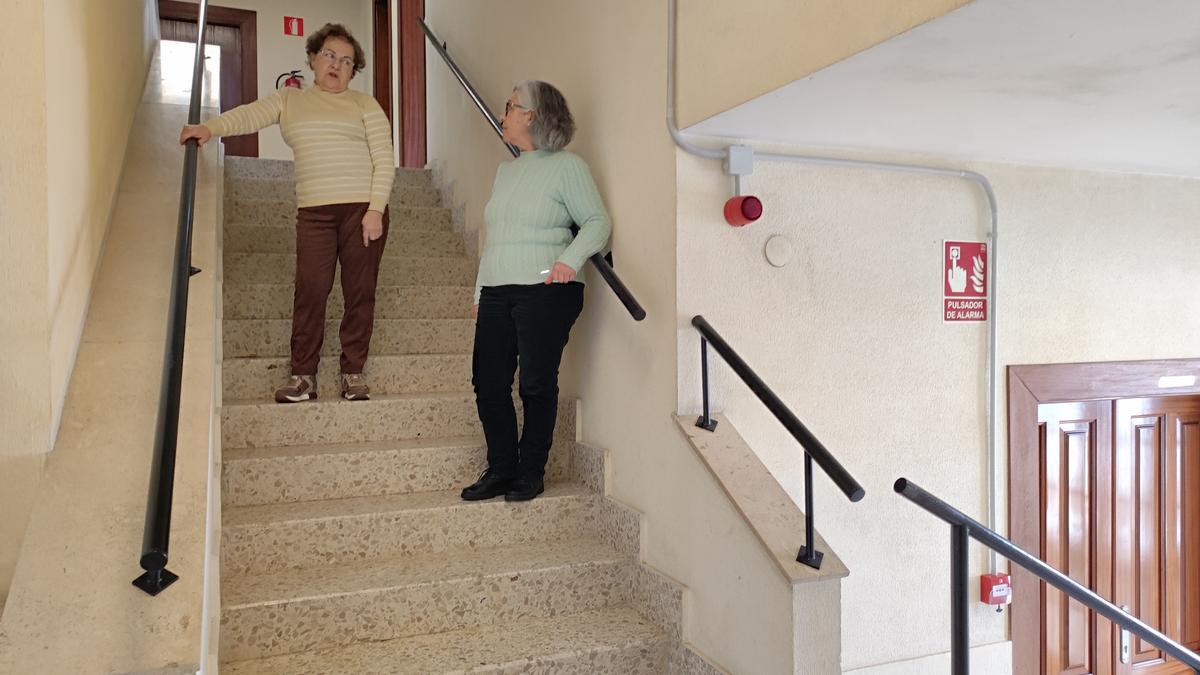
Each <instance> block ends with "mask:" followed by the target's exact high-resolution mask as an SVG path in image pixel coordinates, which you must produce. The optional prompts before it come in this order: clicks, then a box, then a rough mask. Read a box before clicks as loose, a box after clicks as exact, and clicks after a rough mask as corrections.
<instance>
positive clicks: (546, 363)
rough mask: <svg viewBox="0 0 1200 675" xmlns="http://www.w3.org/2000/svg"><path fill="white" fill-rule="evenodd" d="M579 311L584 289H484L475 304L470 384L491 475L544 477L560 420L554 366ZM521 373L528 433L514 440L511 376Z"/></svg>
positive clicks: (560, 286)
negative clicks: (519, 368) (476, 312)
mask: <svg viewBox="0 0 1200 675" xmlns="http://www.w3.org/2000/svg"><path fill="white" fill-rule="evenodd" d="M582 310H583V284H581V283H578V282H571V283H567V284H537V285H530V286H525V285H512V286H489V287H486V288H484V289H483V292H482V293H481V294H480V297H479V319H478V321H477V322H476V324H475V354H474V356H473V358H472V360H471V373H472V378H471V382H472V384H474V385H475V402H476V405H477V406H478V408H479V421H480V422H482V423H483V435H484V438H485V440H486V441H487V458H488V468H490V469H491V470H492V471H493V472H495V473H496V474H498V475H500V476H502V477H504V478H542V476H543V475H544V474H545V472H546V461H547V460H548V459H549V458H550V446H551V444H552V443H553V442H554V423H555V421H556V420H557V418H558V366H559V364H560V363H561V362H562V353H563V349H564V348H565V347H566V346H567V339H568V338H569V337H570V335H571V326H573V325H575V319H577V318H579V312H580V311H582ZM518 360H519V362H520V366H521V383H520V393H521V401H522V402H523V403H524V404H525V426H524V428H523V429H522V430H521V436H520V439H519V440H518V438H517V412H516V410H515V409H514V407H513V401H512V382H513V373H514V371H515V370H516V368H517V364H518Z"/></svg>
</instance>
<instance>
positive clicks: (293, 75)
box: [275, 70, 304, 89]
mask: <svg viewBox="0 0 1200 675" xmlns="http://www.w3.org/2000/svg"><path fill="white" fill-rule="evenodd" d="M284 78H287V79H284ZM280 81H282V82H283V86H285V87H295V88H296V89H301V88H303V86H304V76H303V75H301V74H300V71H298V70H293V71H290V72H287V73H284V74H282V75H280V76H279V77H277V78H275V88H276V89H279V85H280Z"/></svg>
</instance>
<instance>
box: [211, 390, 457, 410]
mask: <svg viewBox="0 0 1200 675" xmlns="http://www.w3.org/2000/svg"><path fill="white" fill-rule="evenodd" d="M474 397H475V392H473V391H471V390H469V389H463V390H460V391H417V392H409V393H405V394H372V395H371V398H370V399H368V400H366V401H346V400H344V399H342V397H340V396H333V397H328V398H318V399H316V400H315V401H306V402H303V403H287V404H284V403H276V402H275V401H274V400H268V401H264V400H262V399H256V398H250V399H233V400H223V401H222V402H221V404H222V406H223V407H225V408H231V407H237V408H250V407H259V406H265V407H269V408H279V407H281V406H284V405H286V406H289V407H295V406H328V405H349V406H355V407H358V408H363V407H367V406H370V405H372V404H378V403H383V402H387V401H421V400H428V399H435V400H446V401H457V400H460V399H463V398H470V399H472V400H474Z"/></svg>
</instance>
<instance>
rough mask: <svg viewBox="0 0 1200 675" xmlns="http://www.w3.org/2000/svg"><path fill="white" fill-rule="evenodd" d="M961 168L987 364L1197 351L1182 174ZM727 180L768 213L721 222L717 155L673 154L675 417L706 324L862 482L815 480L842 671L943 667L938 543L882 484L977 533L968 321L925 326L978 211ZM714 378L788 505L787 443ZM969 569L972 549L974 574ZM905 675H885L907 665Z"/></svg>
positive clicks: (948, 191)
mask: <svg viewBox="0 0 1200 675" xmlns="http://www.w3.org/2000/svg"><path fill="white" fill-rule="evenodd" d="M893 159H897V160H900V161H905V160H912V159H913V158H904V157H898V158H893ZM918 161H919V159H918ZM966 168H972V169H975V170H977V171H980V172H982V173H984V174H986V175H987V176H989V177H990V178H991V179H992V181H993V182H994V184H995V189H996V193H997V195H998V198H999V203H1000V222H1001V224H1000V251H999V252H1000V255H1001V258H1000V259H999V261H998V268H997V269H998V271H999V274H1000V276H999V277H998V282H999V286H1000V289H1001V290H1000V303H1001V304H1000V306H999V307H1000V310H1001V315H1000V319H999V324H998V326H999V354H1000V364H1001V366H1002V367H1003V366H1007V365H1011V364H1021V363H1047V362H1068V361H1107V360H1124V359H1155V358H1173V357H1195V356H1197V354H1198V353H1200V346H1197V344H1196V335H1197V334H1198V333H1200V295H1197V293H1196V270H1195V261H1194V251H1195V250H1196V247H1197V246H1198V245H1200V230H1197V229H1196V227H1195V214H1196V212H1197V209H1200V181H1196V180H1184V179H1173V178H1162V177H1150V176H1138V175H1125V174H1112V173H1094V172H1083V171H1066V170H1053V169H1044V168H1026V167H1017V166H1006V165H977V166H971V167H966ZM744 185H745V189H746V190H748V191H749V192H751V193H754V194H757V195H759V196H760V197H761V198H762V199H763V201H764V204H765V207H766V215H765V216H764V217H763V219H762V220H761V221H759V222H758V223H755V224H754V225H752V226H750V227H747V228H744V229H740V230H737V229H734V228H731V227H729V226H728V225H726V224H725V222H724V219H723V218H722V216H721V206H722V204H723V202H724V201H725V199H726V198H727V197H728V195H729V189H730V184H729V180H728V178H727V177H725V176H724V175H723V174H722V172H721V169H720V167H719V166H718V165H717V163H716V162H713V161H709V160H703V159H698V158H695V157H692V156H690V155H683V154H680V156H679V174H678V204H679V238H678V242H679V245H678V250H679V260H678V275H679V299H678V302H679V318H680V321H679V326H680V352H679V359H680V375H681V377H680V407H681V410H685V411H687V410H695V409H697V407H698V405H699V375H698V370H699V368H698V363H697V361H698V359H697V358H696V354H697V351H698V344H697V338H696V337H695V335H694V334H693V331H691V330H689V329H688V328H687V327H686V323H685V321H686V319H688V318H689V317H690V316H692V315H693V314H697V313H703V314H704V315H705V316H706V317H707V318H708V319H709V321H710V322H711V323H712V324H713V325H714V326H715V327H716V328H717V329H718V330H719V331H721V332H722V333H723V334H725V336H726V337H727V338H728V340H729V341H730V342H731V343H732V344H733V345H734V346H735V347H736V348H737V349H739V350H740V351H741V353H742V355H743V356H744V357H745V358H746V360H747V361H748V362H749V363H750V364H751V366H753V367H754V368H756V369H757V370H758V371H759V372H760V373H762V374H763V375H764V377H765V378H766V380H767V381H768V384H769V385H770V386H772V387H773V388H775V390H776V391H777V392H778V393H779V394H780V396H781V397H782V398H783V399H784V401H785V402H787V403H788V404H789V405H790V406H791V407H792V408H793V409H794V410H795V411H796V413H797V414H798V415H799V416H800V417H801V418H802V419H803V420H805V422H806V423H807V424H808V425H809V426H810V428H811V429H812V430H813V431H814V433H816V434H817V435H818V436H819V437H820V438H821V439H822V440H824V442H825V443H826V445H827V446H828V447H829V448H830V449H831V450H832V451H833V452H834V453H835V454H837V455H838V457H839V458H841V460H842V461H843V463H844V464H845V465H846V467H847V468H848V469H849V470H851V471H852V472H853V473H854V474H855V476H856V477H857V478H858V479H859V480H860V481H861V482H862V483H863V485H864V487H865V488H866V490H867V497H866V499H865V500H864V501H862V502H861V503H859V504H854V505H852V504H850V503H848V502H847V501H846V500H845V499H844V498H842V497H841V496H840V494H838V493H836V490H835V488H834V487H833V486H832V485H831V484H830V483H829V481H828V480H823V479H818V480H817V483H816V511H817V513H818V517H819V520H818V527H819V528H820V529H821V531H822V533H823V534H824V536H825V538H826V539H827V540H828V541H829V542H830V545H831V546H832V547H833V548H834V549H835V550H836V551H837V552H838V554H839V555H840V556H841V557H842V559H843V560H844V561H845V562H846V565H847V566H848V567H849V568H850V570H851V575H850V577H849V578H848V579H846V580H845V582H844V584H843V591H842V593H843V595H842V597H843V608H844V614H843V624H842V625H843V633H842V645H843V647H842V648H843V652H842V653H843V667H844V668H847V669H854V668H862V667H867V666H873V665H877V664H882V663H893V662H898V661H901V660H903V659H915V658H919V657H924V656H929V655H936V654H941V653H942V652H945V651H946V650H948V649H949V639H948V637H949V627H950V626H949V621H950V615H949V612H948V611H947V610H948V608H947V604H946V597H947V594H948V591H949V586H948V583H949V581H948V564H949V558H948V549H949V546H948V543H949V542H948V533H947V530H946V528H945V527H943V526H941V525H940V524H938V523H937V522H935V521H934V520H933V519H932V518H931V517H929V516H927V515H926V514H924V513H923V512H921V511H919V510H918V509H917V508H916V507H914V506H912V505H910V504H907V503H905V502H903V501H902V500H900V499H899V498H898V497H897V496H896V495H895V494H894V493H893V492H892V490H891V483H892V481H893V480H895V479H896V478H897V477H899V476H906V477H909V478H912V479H913V480H914V481H916V482H917V483H919V484H920V485H922V486H923V487H925V488H927V489H930V490H931V491H933V492H935V493H936V494H939V495H941V496H942V497H944V498H945V499H946V500H947V501H949V502H950V503H952V504H954V505H956V506H958V507H960V508H961V509H962V510H963V511H965V512H966V513H967V514H968V515H971V516H974V517H976V518H979V519H981V520H986V499H985V495H986V492H985V484H986V470H987V469H986V467H987V465H986V454H985V453H986V448H985V431H986V408H985V402H984V395H985V392H986V382H985V379H984V367H985V366H984V364H985V360H984V359H985V356H986V332H985V327H984V326H983V325H947V324H943V323H942V320H941V314H940V299H941V292H942V285H941V272H940V265H941V263H940V260H941V255H942V254H941V246H942V240H944V239H964V240H974V241H981V240H983V238H984V237H985V235H986V233H987V231H988V229H989V224H988V222H987V210H986V208H987V207H986V203H985V201H984V199H983V196H982V194H981V193H980V192H979V190H978V188H976V187H975V186H974V185H973V184H970V183H967V182H965V181H957V180H954V179H947V178H932V177H922V176H914V175H897V174H882V173H876V172H868V171H861V170H851V169H830V168H810V167H800V166H798V165H791V164H778V163H768V162H761V161H760V162H758V163H757V165H756V166H755V171H754V174H753V176H752V177H750V178H749V179H747V180H746V182H745V183H744ZM773 235H780V236H784V237H787V238H789V239H790V240H791V242H792V244H793V246H794V259H793V261H792V262H791V263H790V264H789V265H787V266H786V267H783V268H775V267H772V266H770V265H769V264H768V263H767V262H766V260H765V258H764V254H763V247H764V245H765V243H766V241H767V239H768V238H769V237H771V236H773ZM764 317H769V319H767V318H764ZM1001 372H1003V370H1001ZM712 377H713V387H714V397H715V402H716V405H717V406H718V407H719V408H720V409H723V410H724V411H725V414H726V415H727V416H728V417H729V418H730V419H731V420H732V421H733V422H734V423H735V424H736V425H737V426H738V429H739V430H740V431H741V433H742V435H743V436H744V437H745V438H746V439H747V441H748V442H749V444H750V446H751V447H753V448H755V450H756V451H757V452H758V453H759V455H760V457H761V458H762V459H763V461H764V463H765V464H766V465H767V466H768V468H770V469H771V470H772V471H773V472H774V473H775V475H776V476H777V477H779V478H780V480H781V481H782V482H783V483H784V484H785V486H787V487H788V490H789V492H790V493H791V494H792V495H793V497H794V498H796V499H800V498H802V496H803V470H802V461H801V455H800V453H799V450H798V449H797V447H796V444H795V442H794V441H792V440H791V439H790V437H787V436H786V434H785V433H784V432H783V431H782V430H781V428H780V426H779V425H778V423H777V422H775V421H774V420H773V419H771V418H770V417H769V416H768V414H767V413H766V412H765V410H764V409H763V407H762V406H761V404H759V403H758V402H757V401H756V400H754V399H753V398H752V396H751V395H750V394H749V392H748V391H747V390H746V388H745V387H744V386H743V385H741V384H740V382H737V381H736V380H734V378H733V376H732V375H731V374H730V373H729V371H728V370H727V369H726V368H725V367H723V366H717V367H714V369H713V374H712ZM1004 395H1005V394H1004V393H1003V391H1001V396H1002V397H1003V396H1004ZM1003 400H1004V399H1003V398H1001V404H1000V406H999V411H1000V414H1001V419H1000V425H1001V428H1003V426H1004V424H1005V421H1004V418H1003V413H1004V408H1005V406H1004V404H1003ZM1001 443H1002V444H1003V443H1004V437H1003V435H1002V436H1001ZM1005 462H1006V460H1005V459H1004V458H1003V457H1002V458H1001V459H1000V464H1001V468H1003V466H1004V464H1005ZM998 483H999V484H1000V485H1005V484H1006V483H1007V479H1006V477H1005V476H1004V473H1003V472H1001V475H1000V478H999V481H998ZM1006 509H1007V506H1006V505H1005V504H1004V502H1001V508H1000V511H1001V514H1003V513H1004V512H1005V511H1006ZM1002 524H1003V523H1002ZM1001 529H1002V530H1003V527H1002V528H1001ZM985 564H986V560H985V559H984V557H983V555H982V553H981V551H980V549H979V547H974V546H973V547H972V559H971V565H972V570H973V574H979V573H981V572H983V571H984V570H983V568H984V565H985ZM972 583H974V581H973V580H972ZM972 588H974V586H972ZM913 617H920V620H919V621H914V620H913ZM1006 617H1007V615H1006V614H1004V615H997V614H996V613H994V612H992V611H989V610H987V609H986V608H984V607H983V606H982V605H979V604H978V603H974V602H973V603H972V615H971V622H972V629H973V642H974V644H976V645H981V644H988V643H1002V642H1003V641H1004V640H1005V639H1006V624H1007V619H1006ZM999 653H1001V654H1003V653H1005V650H1004V649H1001V651H1000V652H999ZM913 663H930V662H929V661H918V662H913ZM909 665H910V666H912V665H913V664H909ZM905 667H907V666H905ZM905 667H901V666H900V665H897V666H896V668H892V669H888V670H886V672H919V668H918V669H917V670H915V671H914V670H911V669H910V670H905V669H904V668H905ZM913 667H914V668H916V666H913ZM897 668H898V670H897Z"/></svg>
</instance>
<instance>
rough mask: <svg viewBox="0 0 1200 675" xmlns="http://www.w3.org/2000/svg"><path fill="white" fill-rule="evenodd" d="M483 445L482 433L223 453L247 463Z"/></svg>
mask: <svg viewBox="0 0 1200 675" xmlns="http://www.w3.org/2000/svg"><path fill="white" fill-rule="evenodd" d="M482 444H483V436H482V435H478V436H445V437H440V438H414V439H399V440H390V441H362V442H360V443H314V444H310V445H272V446H266V447H262V448H226V449H225V450H224V452H223V457H222V459H223V460H224V461H225V462H244V461H250V460H267V459H287V458H292V457H321V456H325V455H331V456H338V455H355V454H360V453H361V454H366V453H372V452H406V451H418V450H458V449H463V448H477V447H480V446H481V445H482Z"/></svg>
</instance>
